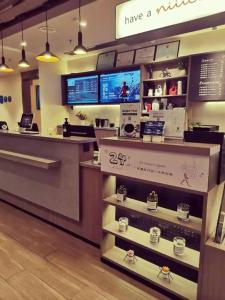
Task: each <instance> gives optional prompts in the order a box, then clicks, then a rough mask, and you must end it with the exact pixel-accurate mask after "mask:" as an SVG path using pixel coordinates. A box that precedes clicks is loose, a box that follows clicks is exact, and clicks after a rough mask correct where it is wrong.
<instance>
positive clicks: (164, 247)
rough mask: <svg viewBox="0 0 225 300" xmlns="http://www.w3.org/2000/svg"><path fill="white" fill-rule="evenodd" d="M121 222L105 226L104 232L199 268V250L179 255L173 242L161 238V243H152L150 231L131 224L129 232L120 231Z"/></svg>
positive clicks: (187, 251) (196, 268) (186, 250)
mask: <svg viewBox="0 0 225 300" xmlns="http://www.w3.org/2000/svg"><path fill="white" fill-rule="evenodd" d="M118 228H119V222H116V221H114V222H112V223H110V224H108V225H106V226H104V227H103V231H104V232H108V233H111V234H112V235H114V236H117V237H120V238H121V239H124V240H127V241H129V242H131V243H134V244H137V245H139V246H140V247H143V248H145V249H147V250H151V251H153V252H155V253H159V254H161V255H163V256H166V257H169V258H170V259H172V260H174V261H176V262H179V263H181V264H183V265H186V266H188V267H190V268H193V269H195V270H198V268H199V252H198V251H195V250H192V249H190V248H186V249H185V254H184V255H183V256H178V255H175V254H174V253H173V243H172V242H170V241H168V240H166V239H163V238H160V243H158V244H152V243H150V242H149V233H147V232H145V231H143V230H140V229H137V228H135V227H132V226H129V228H128V230H127V232H120V231H119V230H118Z"/></svg>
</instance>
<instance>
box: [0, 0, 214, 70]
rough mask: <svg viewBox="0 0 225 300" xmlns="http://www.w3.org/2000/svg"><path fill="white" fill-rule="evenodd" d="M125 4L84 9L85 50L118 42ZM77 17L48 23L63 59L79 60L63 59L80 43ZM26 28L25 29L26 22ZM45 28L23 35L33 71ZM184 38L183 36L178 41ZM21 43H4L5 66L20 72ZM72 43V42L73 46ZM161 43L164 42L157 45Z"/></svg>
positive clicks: (113, 1)
mask: <svg viewBox="0 0 225 300" xmlns="http://www.w3.org/2000/svg"><path fill="white" fill-rule="evenodd" d="M29 1H31V0H29ZM32 1H33V0H32ZM125 1H126V0H95V1H94V2H91V3H89V4H87V5H85V6H83V7H82V8H81V16H82V20H85V21H86V22H87V26H86V27H85V28H83V29H82V31H83V41H84V45H85V46H86V47H88V48H90V47H91V48H92V47H94V46H95V45H99V44H102V43H108V42H112V41H114V40H115V6H116V5H117V4H119V3H122V2H125ZM77 17H78V10H72V11H69V12H67V13H64V14H63V15H60V16H58V17H55V18H52V19H50V20H49V26H50V27H53V28H54V29H55V32H54V33H50V34H49V41H50V45H51V50H52V52H54V53H55V54H57V55H58V56H60V57H61V58H62V59H74V58H76V56H68V55H64V52H66V51H69V50H72V49H73V48H74V46H75V44H76V43H77V31H78V23H77ZM75 19H76V20H75ZM24 25H25V27H26V22H25V24H24ZM42 26H45V23H40V24H38V25H35V26H33V27H30V28H28V29H26V30H25V31H24V37H25V40H26V41H27V47H26V53H27V59H28V60H29V62H30V63H31V68H34V67H35V66H37V61H36V60H35V55H37V54H39V53H41V52H43V51H44V47H45V42H46V38H45V33H44V32H42V31H40V27H42ZM209 30H211V29H209ZM205 31H206V30H204V32H205ZM198 33H199V32H198ZM192 34H193V33H192ZM186 35H187V34H186ZM181 37H182V36H181V35H180V36H179V38H181ZM20 40H21V34H20V33H16V34H13V35H11V36H9V37H7V38H5V40H4V45H5V47H4V48H5V57H6V62H7V63H8V64H9V65H10V66H11V67H13V68H15V69H16V70H17V71H18V68H17V64H18V61H19V60H20V56H21V48H20ZM70 40H72V42H71V43H70ZM162 41H165V39H164V40H160V41H157V42H158V43H159V42H162ZM101 51H102V52H103V51H104V50H101ZM91 54H93V53H91ZM89 55H90V54H89ZM20 71H21V70H20Z"/></svg>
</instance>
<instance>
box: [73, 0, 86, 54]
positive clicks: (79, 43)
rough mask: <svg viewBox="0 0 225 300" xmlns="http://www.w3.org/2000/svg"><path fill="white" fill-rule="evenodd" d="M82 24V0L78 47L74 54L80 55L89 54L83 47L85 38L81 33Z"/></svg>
mask: <svg viewBox="0 0 225 300" xmlns="http://www.w3.org/2000/svg"><path fill="white" fill-rule="evenodd" d="M80 22H81V15H80V0H79V31H78V38H77V46H76V47H75V48H74V50H73V53H74V54H78V55H79V54H85V53H87V49H86V48H85V47H84V45H83V36H82V32H81V26H80Z"/></svg>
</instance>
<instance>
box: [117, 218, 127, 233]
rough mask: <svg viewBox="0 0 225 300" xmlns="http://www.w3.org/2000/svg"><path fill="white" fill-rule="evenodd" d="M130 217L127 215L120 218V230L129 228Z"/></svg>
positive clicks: (124, 230) (123, 230)
mask: <svg viewBox="0 0 225 300" xmlns="http://www.w3.org/2000/svg"><path fill="white" fill-rule="evenodd" d="M128 224H129V219H128V218H126V217H121V218H119V231H121V232H126V231H127V229H128Z"/></svg>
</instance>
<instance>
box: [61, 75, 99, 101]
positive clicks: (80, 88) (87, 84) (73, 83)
mask: <svg viewBox="0 0 225 300" xmlns="http://www.w3.org/2000/svg"><path fill="white" fill-rule="evenodd" d="M66 87H67V104H69V105H76V104H96V103H98V75H91V76H84V77H71V78H67V79H66Z"/></svg>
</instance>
